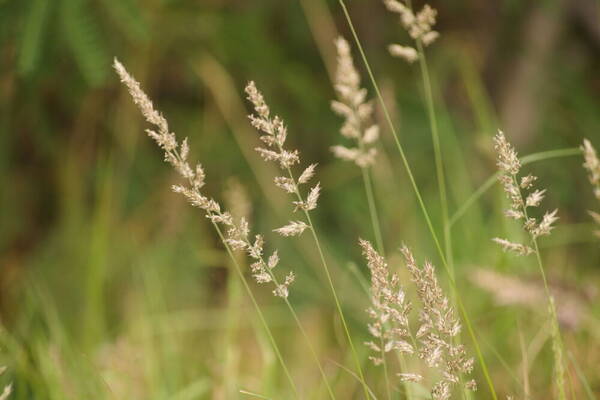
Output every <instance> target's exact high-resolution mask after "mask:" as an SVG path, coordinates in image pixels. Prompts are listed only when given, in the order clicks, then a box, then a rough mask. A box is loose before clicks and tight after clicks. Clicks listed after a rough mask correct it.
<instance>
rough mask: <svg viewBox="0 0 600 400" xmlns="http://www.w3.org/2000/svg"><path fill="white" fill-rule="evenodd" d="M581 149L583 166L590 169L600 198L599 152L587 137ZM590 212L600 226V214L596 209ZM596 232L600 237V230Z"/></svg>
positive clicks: (595, 190) (590, 177)
mask: <svg viewBox="0 0 600 400" xmlns="http://www.w3.org/2000/svg"><path fill="white" fill-rule="evenodd" d="M581 150H582V151H583V158H584V160H585V162H584V163H583V167H584V168H585V169H586V170H587V171H588V178H589V180H590V183H591V184H592V188H593V190H594V196H596V199H598V200H600V159H598V153H597V152H596V149H595V148H594V146H592V143H590V141H589V140H587V139H584V140H583V145H582V146H581ZM588 212H589V213H590V215H591V216H592V219H593V220H594V221H595V222H596V223H597V224H598V225H599V226H600V214H598V213H597V212H594V211H588ZM595 234H596V236H598V237H599V238H600V230H597V231H595Z"/></svg>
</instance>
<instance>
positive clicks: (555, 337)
mask: <svg viewBox="0 0 600 400" xmlns="http://www.w3.org/2000/svg"><path fill="white" fill-rule="evenodd" d="M512 180H513V184H514V185H515V187H517V188H518V187H519V182H518V180H517V176H516V175H512ZM519 198H520V199H521V210H522V211H523V215H524V216H525V217H524V218H525V221H529V215H528V214H527V206H526V203H525V199H523V194H522V193H521V190H520V189H519ZM530 236H531V242H532V243H533V249H534V250H535V257H536V260H537V264H538V267H539V270H540V275H542V281H543V282H544V292H545V293H546V297H547V299H548V307H549V311H550V318H551V319H552V323H553V324H554V329H553V334H552V340H553V341H555V344H556V346H558V348H559V351H562V340H561V337H560V330H559V329H558V316H557V315H556V308H555V307H554V300H553V298H552V294H551V293H550V287H549V286H548V280H547V279H546V272H545V270H544V264H543V262H542V256H541V255H540V248H539V246H538V241H537V238H536V237H535V235H533V234H532V233H530ZM556 361H557V360H556V358H555V362H556ZM560 362H562V361H560ZM554 368H555V370H556V372H557V374H559V376H558V379H557V380H558V388H559V398H560V399H561V400H565V399H566V396H565V388H564V376H562V375H563V368H564V367H563V366H562V365H555V366H554Z"/></svg>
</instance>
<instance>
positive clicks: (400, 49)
mask: <svg viewBox="0 0 600 400" xmlns="http://www.w3.org/2000/svg"><path fill="white" fill-rule="evenodd" d="M388 51H389V52H390V54H391V55H392V56H393V57H398V58H402V59H403V60H405V61H407V62H408V63H410V64H412V63H414V62H415V61H417V60H418V59H419V53H417V50H415V49H414V48H413V47H410V46H402V45H399V44H395V43H393V44H390V45H389V46H388Z"/></svg>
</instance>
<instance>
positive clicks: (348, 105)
mask: <svg viewBox="0 0 600 400" xmlns="http://www.w3.org/2000/svg"><path fill="white" fill-rule="evenodd" d="M335 46H336V49H337V70H336V74H335V90H336V92H337V95H338V100H334V101H332V102H331V108H332V110H333V111H334V112H335V113H336V114H339V115H341V116H342V117H344V119H345V121H344V125H343V126H342V128H341V130H340V133H341V134H342V136H344V137H346V138H348V139H351V140H353V141H354V142H355V143H356V147H351V148H348V147H345V146H340V145H338V146H333V147H332V148H331V151H333V154H334V155H335V156H336V157H338V158H341V159H343V160H347V161H352V162H354V163H355V164H356V165H358V166H359V167H368V166H370V165H372V164H373V163H374V162H375V156H376V154H377V151H376V150H375V148H374V147H373V144H374V143H375V142H376V141H377V139H378V138H379V127H378V126H377V125H376V124H373V123H371V119H372V114H373V104H372V103H371V102H370V101H366V96H367V90H366V89H363V88H361V87H360V75H359V74H358V71H357V70H356V68H355V67H354V62H353V60H352V55H351V54H350V46H349V44H348V42H347V41H346V40H345V39H344V38H342V37H338V38H337V39H336V41H335Z"/></svg>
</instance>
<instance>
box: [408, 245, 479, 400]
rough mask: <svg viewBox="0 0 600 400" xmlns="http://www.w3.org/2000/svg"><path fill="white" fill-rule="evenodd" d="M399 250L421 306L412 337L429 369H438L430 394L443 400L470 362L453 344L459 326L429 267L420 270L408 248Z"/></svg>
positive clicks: (433, 272)
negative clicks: (415, 332)
mask: <svg viewBox="0 0 600 400" xmlns="http://www.w3.org/2000/svg"><path fill="white" fill-rule="evenodd" d="M400 250H401V252H402V255H403V256H404V260H405V263H406V267H407V269H408V271H409V273H410V275H411V281H412V282H413V283H414V284H415V286H416V288H417V295H418V297H419V299H420V300H421V303H422V308H421V311H420V313H419V321H420V323H421V326H420V327H419V329H418V331H417V334H416V337H417V338H418V339H419V342H420V348H419V352H418V355H419V357H420V358H421V359H423V360H424V361H425V363H426V364H427V365H428V366H429V367H431V368H439V369H440V372H441V373H442V379H441V380H440V381H439V382H437V383H436V384H435V385H434V387H433V389H432V392H431V394H432V397H433V398H434V399H446V398H449V396H450V393H451V387H452V386H453V385H455V384H457V383H458V382H459V379H458V376H459V375H460V374H470V373H471V371H472V370H473V364H474V361H473V359H472V358H469V357H467V354H466V350H465V348H464V346H463V345H461V344H455V339H454V338H455V337H456V335H458V333H459V332H460V330H461V325H460V322H459V321H458V319H457V318H456V317H455V311H454V309H453V308H452V306H451V305H450V302H449V301H448V298H447V297H446V296H445V295H444V293H443V291H442V288H441V287H440V285H439V283H438V280H437V277H436V275H435V269H434V267H433V265H432V264H431V263H429V262H425V264H424V265H423V267H422V268H420V267H419V266H418V265H417V263H416V261H415V258H414V256H413V254H412V252H411V251H410V249H409V248H408V247H406V246H402V248H401V249H400ZM466 388H467V389H472V388H473V386H472V385H467V386H466Z"/></svg>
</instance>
